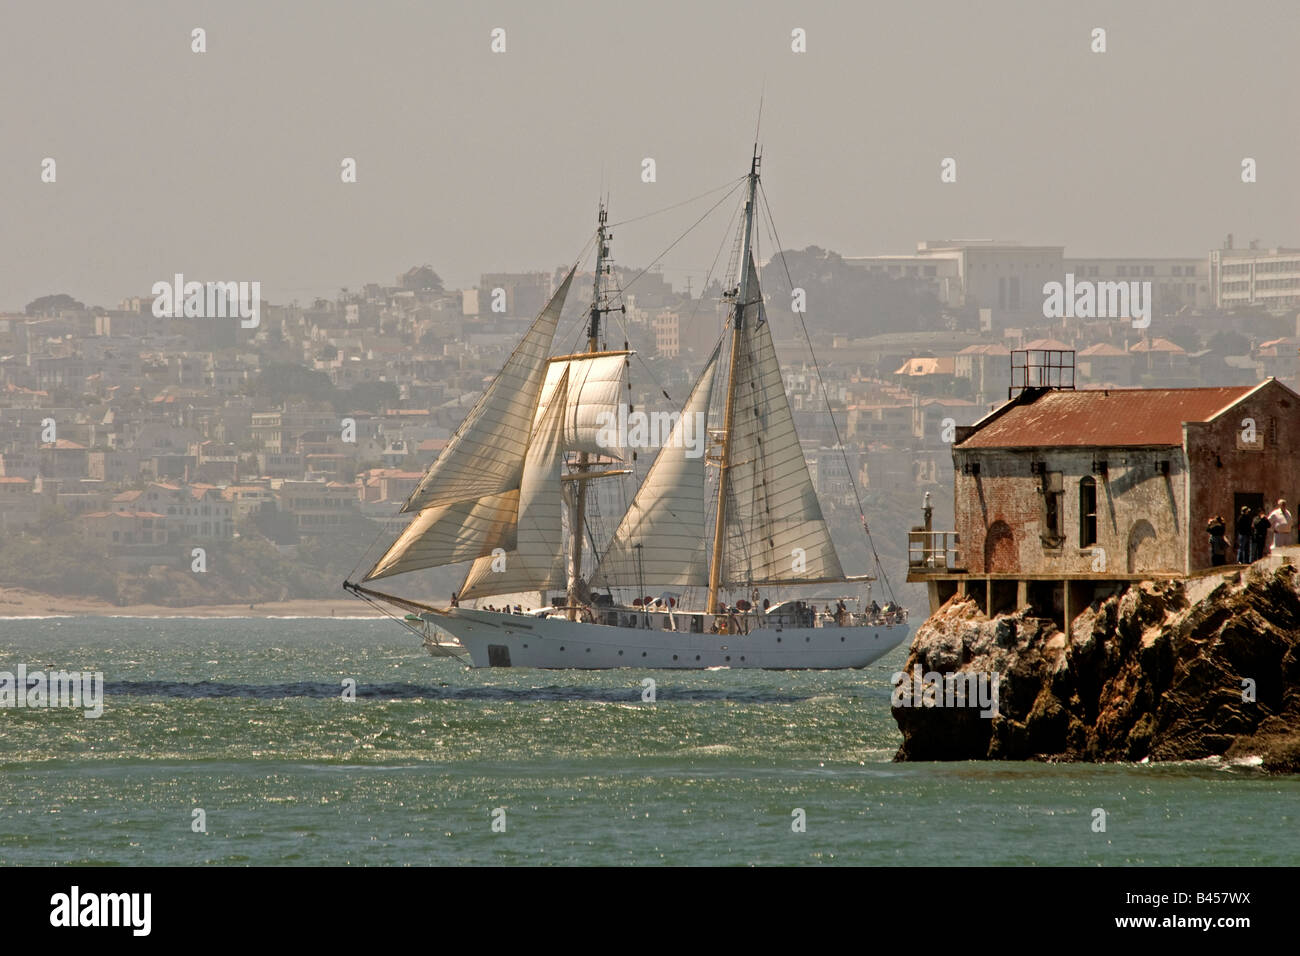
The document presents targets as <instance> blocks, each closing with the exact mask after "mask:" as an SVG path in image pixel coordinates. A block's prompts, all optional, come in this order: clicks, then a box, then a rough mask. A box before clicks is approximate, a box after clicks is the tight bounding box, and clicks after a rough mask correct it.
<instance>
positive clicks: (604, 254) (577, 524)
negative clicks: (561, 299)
mask: <svg viewBox="0 0 1300 956" xmlns="http://www.w3.org/2000/svg"><path fill="white" fill-rule="evenodd" d="M608 218H609V212H608V210H606V208H605V203H604V202H603V201H602V202H601V203H600V211H599V213H598V215H597V221H596V272H595V278H594V279H593V281H592V289H591V322H590V324H589V325H588V326H587V353H588V354H595V353H596V352H599V351H600V317H601V314H602V313H604V312H608V311H609V309H608V308H606V307H604V306H602V304H601V294H600V283H601V277H602V276H603V274H604V273H605V271H606V270H608V268H609V266H607V265H606V264H605V260H606V258H608V256H609V245H608V242H609V240H610V239H611V238H612V233H610V232H608V231H607V229H606V228H605V222H606V220H607V219H608ZM589 467H590V461H589V459H588V455H587V453H586V452H585V451H584V452H579V453H578V461H577V464H576V465H575V471H576V474H575V481H574V485H575V486H576V487H575V488H574V491H573V510H572V513H571V514H570V515H569V528H570V530H571V532H572V540H571V542H570V548H569V553H570V554H572V555H573V571H572V573H571V574H570V575H569V587H568V599H567V601H566V602H565V603H566V604H567V605H568V618H569V620H571V621H573V620H577V616H578V606H579V604H580V603H581V602H582V597H583V596H582V595H580V594H579V593H578V590H579V585H578V582H579V581H580V580H581V579H582V538H583V534H584V531H585V528H584V525H585V516H586V511H587V480H586V477H585V475H584V473H585V472H586V471H587V470H588V469H589Z"/></svg>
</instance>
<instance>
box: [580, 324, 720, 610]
mask: <svg viewBox="0 0 1300 956" xmlns="http://www.w3.org/2000/svg"><path fill="white" fill-rule="evenodd" d="M718 354H719V352H718V350H717V349H714V352H713V355H712V356H710V357H709V361H708V362H707V363H706V364H705V366H704V371H703V372H702V373H700V377H699V379H698V380H697V381H696V383H695V388H694V389H692V391H691V394H690V396H689V397H688V398H687V400H686V404H685V406H684V407H683V408H682V413H681V417H680V418H679V419H678V421H677V423H676V424H675V426H674V427H673V429H672V431H671V432H670V433H669V437H668V439H667V441H666V442H665V444H664V447H663V448H661V449H660V451H659V454H658V456H657V457H656V458H655V461H654V464H653V465H651V466H650V471H649V473H648V474H647V475H646V477H645V481H643V482H642V483H641V487H640V488H639V489H638V490H637V493H636V497H635V498H633V499H632V505H631V507H629V508H628V510H627V513H626V514H625V515H624V516H623V520H622V522H620V524H619V526H618V530H617V531H615V532H614V538H613V540H612V541H611V542H610V545H609V548H608V549H607V550H606V552H605V556H604V558H603V559H602V561H601V563H600V567H599V568H597V569H596V573H595V575H593V577H592V581H593V583H595V584H596V585H597V586H599V587H610V588H613V587H626V588H638V589H641V588H644V589H652V590H662V589H678V588H689V587H705V586H707V585H708V583H709V562H708V553H707V551H706V549H705V531H704V527H705V517H706V516H705V511H706V503H707V494H706V488H705V460H706V454H705V453H706V452H707V450H708V449H707V440H708V430H707V427H706V426H707V420H708V412H709V396H710V393H711V392H712V390H713V378H714V373H715V372H716V371H717V368H718Z"/></svg>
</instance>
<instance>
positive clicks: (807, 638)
mask: <svg viewBox="0 0 1300 956" xmlns="http://www.w3.org/2000/svg"><path fill="white" fill-rule="evenodd" d="M804 640H805V641H809V642H811V641H812V638H811V637H805V638H804ZM561 650H563V648H561Z"/></svg>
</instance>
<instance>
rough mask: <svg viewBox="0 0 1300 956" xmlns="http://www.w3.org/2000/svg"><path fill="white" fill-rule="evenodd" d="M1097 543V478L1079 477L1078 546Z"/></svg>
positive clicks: (1088, 545) (1084, 546)
mask: <svg viewBox="0 0 1300 956" xmlns="http://www.w3.org/2000/svg"><path fill="white" fill-rule="evenodd" d="M1096 543H1097V480H1096V479H1095V478H1093V477H1092V476H1091V475H1087V476H1085V477H1083V478H1081V479H1079V547H1081V548H1087V547H1090V546H1092V545H1094V544H1096Z"/></svg>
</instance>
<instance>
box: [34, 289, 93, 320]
mask: <svg viewBox="0 0 1300 956" xmlns="http://www.w3.org/2000/svg"><path fill="white" fill-rule="evenodd" d="M85 308H86V306H85V303H82V302H78V301H77V300H76V299H74V298H73V297H72V296H70V295H68V294H67V293H66V292H60V293H58V294H57V295H43V296H41V297H40V298H39V299H33V300H32V301H31V302H28V303H27V308H26V309H25V310H24V311H26V313H27V314H28V315H58V314H59V313H60V312H63V311H65V310H74V311H82V310H84V309H85Z"/></svg>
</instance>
